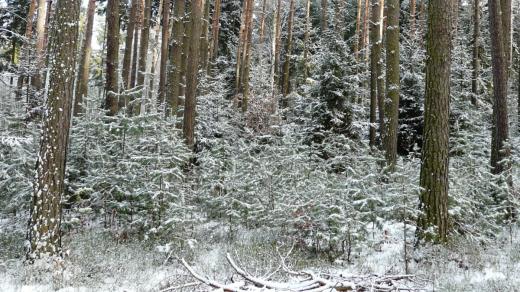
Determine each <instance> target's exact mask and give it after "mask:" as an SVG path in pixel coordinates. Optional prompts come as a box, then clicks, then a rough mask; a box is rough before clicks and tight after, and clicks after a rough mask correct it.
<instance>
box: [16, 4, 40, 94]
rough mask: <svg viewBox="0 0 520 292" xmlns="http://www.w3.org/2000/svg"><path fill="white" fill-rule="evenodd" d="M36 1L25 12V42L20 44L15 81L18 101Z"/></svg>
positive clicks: (25, 66) (29, 45)
mask: <svg viewBox="0 0 520 292" xmlns="http://www.w3.org/2000/svg"><path fill="white" fill-rule="evenodd" d="M36 3H37V2H36V0H32V1H31V4H30V5H29V11H28V12H27V20H26V23H27V24H26V26H25V39H26V41H25V42H24V43H23V44H22V48H21V53H20V65H19V67H18V80H17V81H16V88H17V90H16V99H20V98H21V96H22V88H23V84H24V80H25V79H26V78H27V70H29V68H28V67H29V55H30V51H31V48H32V35H33V18H34V14H35V11H36Z"/></svg>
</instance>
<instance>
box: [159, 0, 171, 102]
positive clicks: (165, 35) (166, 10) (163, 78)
mask: <svg viewBox="0 0 520 292" xmlns="http://www.w3.org/2000/svg"><path fill="white" fill-rule="evenodd" d="M163 1H164V2H163V10H162V13H163V16H162V41H161V66H160V73H159V101H160V102H161V103H164V102H165V100H166V93H167V86H166V83H167V70H166V65H167V64H168V55H169V52H168V43H169V32H170V30H169V28H170V0H163Z"/></svg>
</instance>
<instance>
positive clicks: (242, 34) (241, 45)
mask: <svg viewBox="0 0 520 292" xmlns="http://www.w3.org/2000/svg"><path fill="white" fill-rule="evenodd" d="M250 2H251V1H249V0H244V3H243V6H242V15H241V17H240V30H239V34H238V45H237V55H236V68H235V96H234V100H233V104H234V105H235V107H238V102H239V99H238V97H239V95H240V93H241V91H242V90H241V89H242V88H241V87H242V75H241V74H242V55H243V51H244V49H245V43H246V34H247V32H246V29H247V28H246V26H247V24H246V22H247V14H248V13H247V12H248V5H249V3H250Z"/></svg>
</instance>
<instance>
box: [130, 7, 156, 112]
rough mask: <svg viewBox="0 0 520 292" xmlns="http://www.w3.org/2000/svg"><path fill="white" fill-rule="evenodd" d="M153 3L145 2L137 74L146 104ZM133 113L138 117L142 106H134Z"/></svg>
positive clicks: (142, 98) (138, 104) (143, 100)
mask: <svg viewBox="0 0 520 292" xmlns="http://www.w3.org/2000/svg"><path fill="white" fill-rule="evenodd" d="M151 5H152V1H151V0H145V1H144V17H143V29H142V30H141V47H140V48H139V55H140V56H139V65H138V72H137V85H138V86H142V87H143V88H142V92H143V94H142V97H141V101H142V103H143V104H144V103H145V100H146V99H147V98H148V96H147V90H146V88H145V87H146V86H145V84H144V81H145V77H146V65H147V60H148V44H149V43H150V18H151V16H152V10H151ZM133 112H134V113H135V114H137V115H139V114H140V113H141V104H140V103H137V104H135V105H134V110H133Z"/></svg>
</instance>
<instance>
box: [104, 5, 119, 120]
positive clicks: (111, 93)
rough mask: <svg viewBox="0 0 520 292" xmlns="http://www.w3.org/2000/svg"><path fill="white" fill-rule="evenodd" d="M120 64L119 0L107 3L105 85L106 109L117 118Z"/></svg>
mask: <svg viewBox="0 0 520 292" xmlns="http://www.w3.org/2000/svg"><path fill="white" fill-rule="evenodd" d="M118 64H119V0H108V3H107V59H106V66H107V70H106V81H105V82H106V83H105V95H106V100H105V109H106V110H108V113H107V114H108V115H109V116H115V115H116V114H117V111H118V110H119V104H118V94H119V84H118V78H117V67H118Z"/></svg>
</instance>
